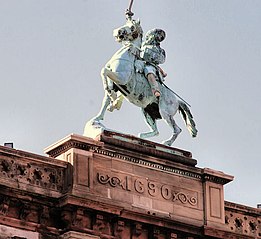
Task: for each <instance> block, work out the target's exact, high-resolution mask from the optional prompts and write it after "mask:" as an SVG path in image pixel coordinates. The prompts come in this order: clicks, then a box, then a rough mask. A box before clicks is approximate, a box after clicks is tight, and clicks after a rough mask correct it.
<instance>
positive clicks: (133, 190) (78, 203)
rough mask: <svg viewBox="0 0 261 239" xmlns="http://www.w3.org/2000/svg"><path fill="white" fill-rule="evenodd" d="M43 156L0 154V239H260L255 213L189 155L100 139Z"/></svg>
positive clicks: (130, 140) (68, 141)
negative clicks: (226, 194) (226, 195)
mask: <svg viewBox="0 0 261 239" xmlns="http://www.w3.org/2000/svg"><path fill="white" fill-rule="evenodd" d="M45 152H46V154H47V155H48V157H44V156H40V155H36V154H32V153H29V152H24V151H20V150H15V149H10V148H7V147H2V146H0V239H202V238H206V239H210V238H213V239H214V238H223V239H240V238H241V239H248V238H249V239H250V238H261V209H257V208H250V207H247V206H243V205H238V204H235V203H232V202H227V201H225V200H224V185H225V184H227V183H229V182H230V181H232V180H233V177H232V176H230V175H227V174H224V173H222V172H219V171H215V170H212V169H209V168H199V167H197V166H196V164H197V161H196V160H195V159H193V158H192V155H191V153H190V152H187V151H183V150H180V149H175V148H171V147H166V146H163V145H161V144H157V143H152V142H150V141H147V140H141V139H139V138H135V137H133V136H127V135H121V134H117V133H112V132H106V131H105V132H103V133H102V134H101V135H100V136H99V137H98V138H97V139H96V140H93V139H90V138H87V137H83V136H79V135H74V134H72V135H69V136H67V137H66V138H64V139H62V140H60V141H59V142H57V143H55V144H53V145H52V146H50V147H48V148H47V149H46V150H45Z"/></svg>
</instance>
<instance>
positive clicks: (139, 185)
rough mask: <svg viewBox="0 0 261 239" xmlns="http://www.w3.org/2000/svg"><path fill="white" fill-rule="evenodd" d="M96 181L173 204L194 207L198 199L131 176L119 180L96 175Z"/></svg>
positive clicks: (105, 175) (168, 187) (163, 185)
mask: <svg viewBox="0 0 261 239" xmlns="http://www.w3.org/2000/svg"><path fill="white" fill-rule="evenodd" d="M97 180H98V182H99V183H101V184H104V185H105V184H109V185H110V186H111V187H121V188H122V189H123V190H126V191H133V190H135V191H136V192H138V193H140V194H147V193H148V194H149V195H150V196H152V197H157V196H160V197H162V198H163V199H165V200H171V201H173V202H175V201H179V202H181V203H183V204H186V203H188V204H190V205H192V206H196V205H197V203H198V199H197V197H195V196H191V195H189V194H188V193H185V192H181V191H178V190H175V189H174V188H173V187H172V186H170V185H166V184H159V183H156V182H152V181H150V180H145V179H140V178H133V177H131V176H124V177H123V178H120V177H118V176H110V175H108V174H102V173H99V172H98V173H97Z"/></svg>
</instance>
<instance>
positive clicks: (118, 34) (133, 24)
mask: <svg viewBox="0 0 261 239" xmlns="http://www.w3.org/2000/svg"><path fill="white" fill-rule="evenodd" d="M142 33H143V31H142V28H141V25H140V21H139V20H137V21H135V20H132V19H128V20H127V22H126V24H125V25H124V26H121V27H119V28H117V29H115V30H113V36H114V37H115V39H116V41H118V42H124V41H134V40H136V39H137V38H139V37H140V38H142Z"/></svg>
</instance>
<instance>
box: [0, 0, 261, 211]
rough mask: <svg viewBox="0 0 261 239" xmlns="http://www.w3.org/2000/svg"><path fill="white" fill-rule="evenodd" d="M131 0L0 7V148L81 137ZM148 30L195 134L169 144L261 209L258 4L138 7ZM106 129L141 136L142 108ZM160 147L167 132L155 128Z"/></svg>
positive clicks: (124, 112) (180, 2)
mask: <svg viewBox="0 0 261 239" xmlns="http://www.w3.org/2000/svg"><path fill="white" fill-rule="evenodd" d="M128 4H129V1H128V0H0V22H1V24H0V83H1V84H0V100H1V106H2V108H1V111H0V120H1V121H0V122H1V123H0V144H4V142H14V145H15V148H17V149H21V150H25V151H29V152H34V153H38V154H44V153H43V149H44V148H45V147H47V146H49V145H50V144H52V143H54V142H56V141H57V140H59V139H61V138H63V137H65V136H67V135H68V134H71V133H75V134H82V133H83V129H84V126H85V123H86V121H88V120H89V119H91V118H92V117H93V116H95V114H96V113H98V111H99V109H100V106H101V101H102V98H103V87H102V80H101V78H100V70H101V68H102V67H103V66H104V64H105V63H106V62H107V61H108V60H109V59H110V57H111V56H112V55H113V53H114V52H115V51H116V50H117V49H119V48H120V45H119V43H117V42H115V41H114V39H113V36H112V30H113V29H114V28H117V27H119V26H121V25H123V24H124V23H125V16H124V12H125V9H126V8H127V7H128ZM132 10H133V12H134V13H135V15H134V18H140V20H141V24H142V26H143V30H144V32H146V31H148V30H150V29H152V28H156V27H157V28H162V29H164V30H165V31H166V33H167V38H166V40H165V41H164V42H163V43H162V47H163V48H164V49H165V51H166V53H167V60H166V62H165V63H164V64H163V65H162V68H163V69H164V70H165V71H166V72H167V73H168V76H167V78H166V84H167V85H168V86H169V87H170V88H172V89H173V90H174V91H176V92H177V93H178V94H179V95H181V96H182V97H183V98H184V99H185V100H186V101H188V102H189V103H190V104H191V105H192V107H191V111H192V113H193V115H194V119H195V121H196V124H197V127H198V130H199V133H198V137H197V138H196V139H192V138H191V137H190V135H189V133H188V131H187V130H186V129H185V127H184V123H183V122H182V120H181V116H180V115H179V114H177V115H176V116H175V119H176V121H177V123H178V124H179V126H180V127H181V128H182V129H183V132H182V134H181V135H180V136H179V138H178V139H177V140H176V142H175V143H174V144H173V147H177V148H181V149H184V150H187V151H191V152H192V154H193V157H194V158H195V159H197V160H198V165H197V166H198V167H208V168H212V169H215V170H219V171H223V172H224V173H227V174H231V175H234V176H235V179H234V181H233V182H232V183H230V184H228V185H226V186H225V199H226V200H228V201H233V202H236V203H240V204H245V205H248V206H252V207H256V204H258V203H261V186H260V172H261V161H260V149H261V144H260V140H259V138H260V135H261V110H260V105H259V104H260V102H261V96H260V88H261V82H260V81H261V27H260V22H261V1H260V0H161V1H154V0H134V4H133V9H132ZM104 124H105V125H106V126H107V127H108V128H111V129H115V130H117V131H120V132H122V133H127V134H132V135H137V134H138V133H139V132H143V131H146V130H147V129H148V128H147V125H146V124H145V122H144V121H143V116H142V114H141V112H140V109H139V108H138V107H136V106H133V105H130V103H128V102H127V101H125V102H124V104H123V107H122V109H121V110H120V111H118V112H114V113H109V112H108V113H107V115H106V119H105V121H104ZM158 125H159V130H160V136H158V137H155V138H152V139H151V140H153V141H156V142H161V141H162V140H164V139H166V138H168V137H169V136H170V134H171V130H170V128H169V127H168V126H167V125H166V124H165V123H164V122H161V121H160V122H159V123H158Z"/></svg>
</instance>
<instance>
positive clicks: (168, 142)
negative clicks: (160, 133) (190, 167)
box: [162, 140, 172, 146]
mask: <svg viewBox="0 0 261 239" xmlns="http://www.w3.org/2000/svg"><path fill="white" fill-rule="evenodd" d="M162 144H164V145H166V146H171V145H172V142H171V141H170V140H166V141H163V142H162Z"/></svg>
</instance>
